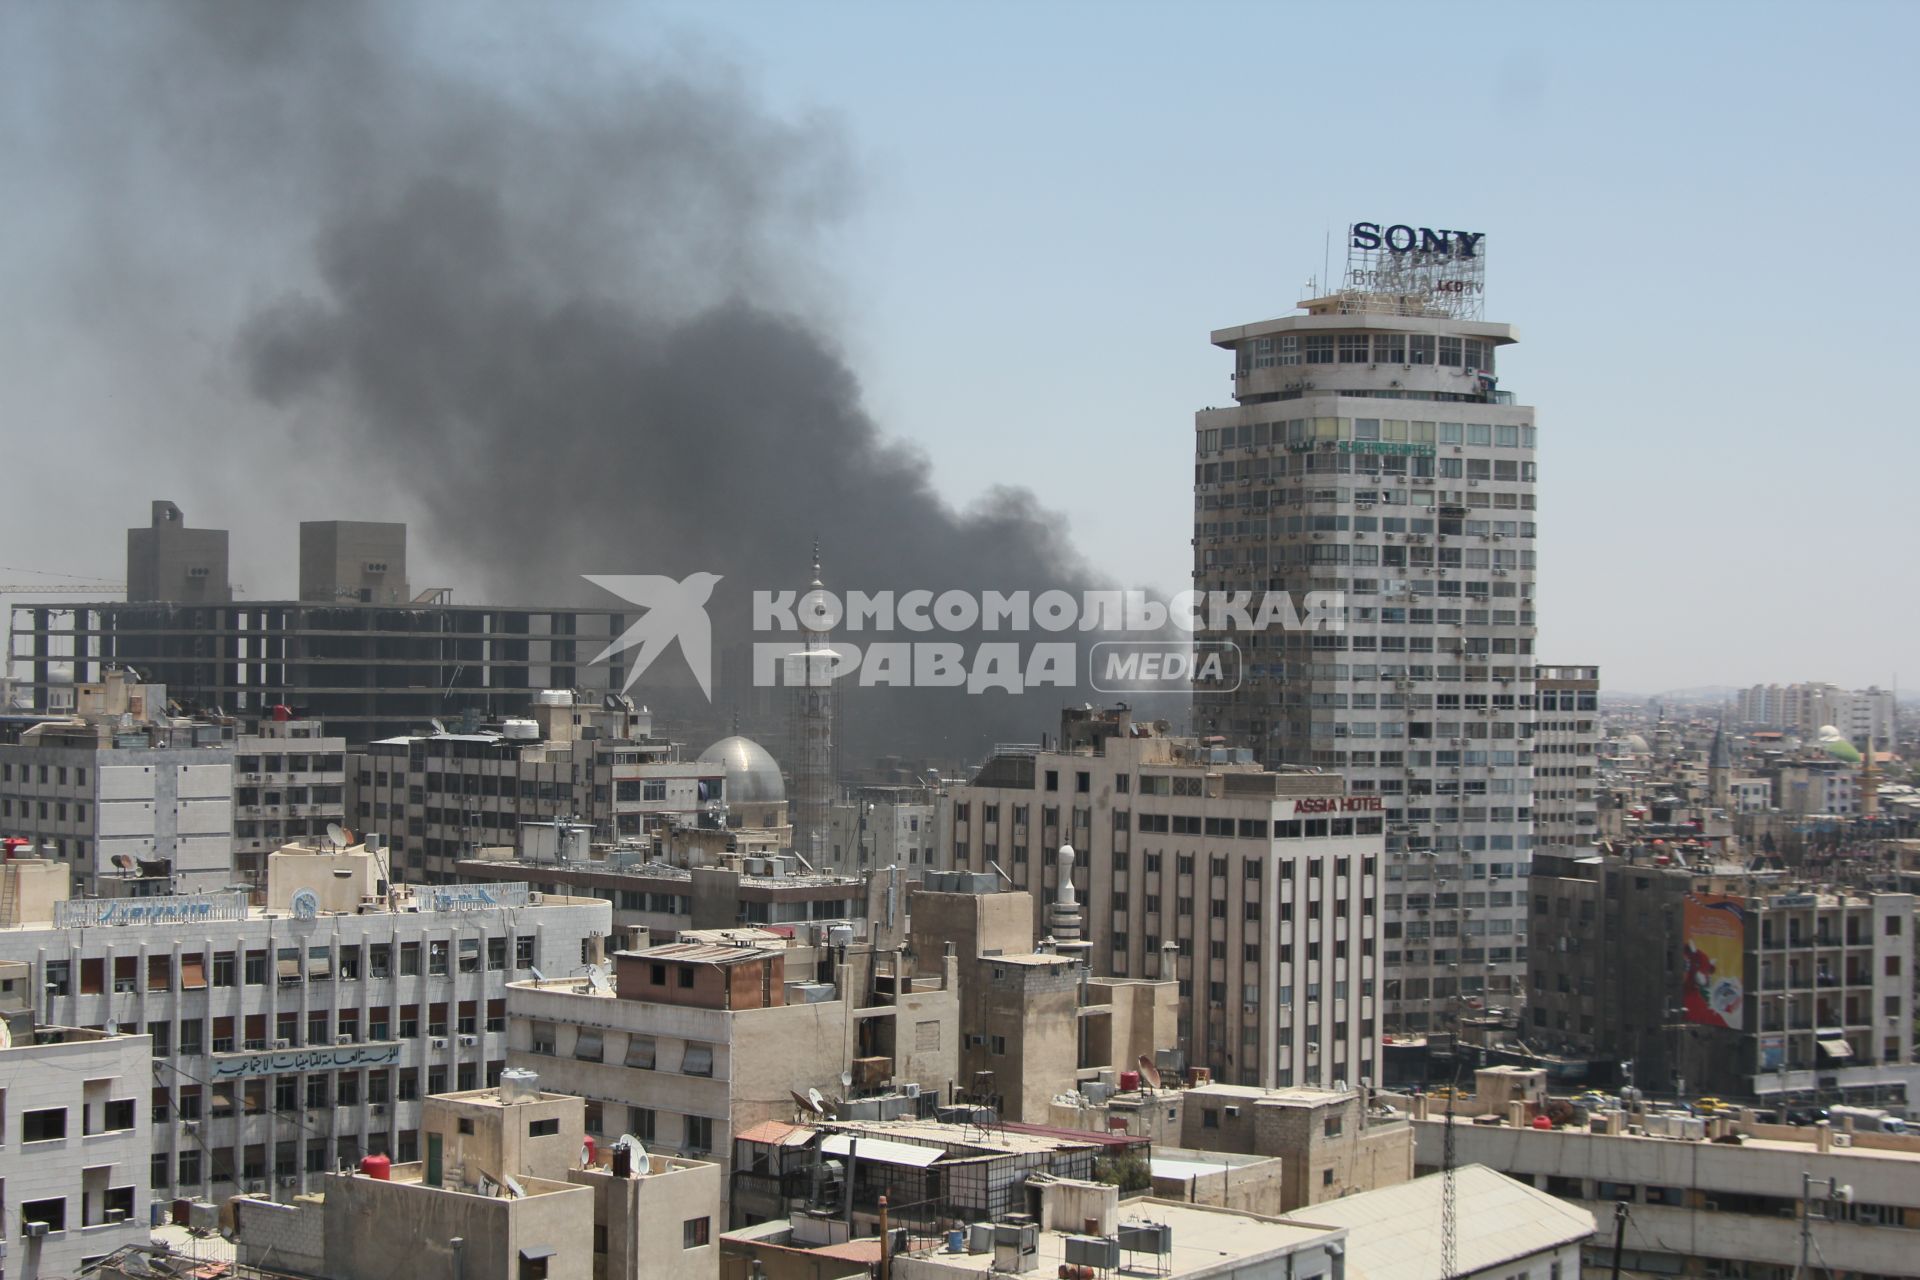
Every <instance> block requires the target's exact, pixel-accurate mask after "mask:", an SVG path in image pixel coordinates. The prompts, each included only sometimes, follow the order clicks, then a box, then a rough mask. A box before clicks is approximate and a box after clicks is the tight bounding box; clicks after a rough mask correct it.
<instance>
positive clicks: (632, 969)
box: [508, 938, 960, 1177]
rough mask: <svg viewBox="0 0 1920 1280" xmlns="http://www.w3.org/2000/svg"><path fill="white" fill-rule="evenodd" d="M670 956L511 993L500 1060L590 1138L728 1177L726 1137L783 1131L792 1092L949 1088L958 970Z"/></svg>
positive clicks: (865, 955) (710, 951)
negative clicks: (622, 1141)
mask: <svg viewBox="0 0 1920 1280" xmlns="http://www.w3.org/2000/svg"><path fill="white" fill-rule="evenodd" d="M783 942H784V940H776V939H771V938H769V939H766V940H764V942H763V944H762V945H755V946H734V945H728V944H724V943H715V942H708V941H704V940H702V941H698V942H682V943H672V944H667V945H663V946H656V947H650V948H648V949H646V950H643V951H622V952H618V953H616V954H615V956H614V957H613V971H612V977H611V979H610V980H609V979H608V978H606V977H605V976H604V975H596V974H588V975H586V976H584V977H572V978H561V977H549V978H545V979H541V978H533V979H524V980H520V981H516V982H514V983H512V984H511V986H510V988H509V992H508V1015H509V1018H510V1021H511V1033H510V1042H509V1043H510V1047H509V1053H508V1060H509V1062H510V1063H511V1065H513V1066H515V1067H520V1068H524V1069H527V1070H531V1071H537V1072H539V1074H540V1076H541V1078H542V1079H543V1080H544V1081H546V1082H547V1084H548V1085H549V1086H550V1087H551V1088H553V1089H556V1090H558V1091H561V1092H565V1093H572V1094H576V1095H578V1096H580V1097H582V1098H585V1099H586V1100H587V1109H586V1121H585V1123H586V1132H587V1133H588V1134H589V1135H590V1136H607V1137H611V1136H616V1135H618V1134H621V1133H631V1134H633V1135H635V1136H636V1137H638V1138H639V1139H640V1140H641V1141H642V1142H644V1143H646V1144H647V1147H648V1149H649V1150H656V1151H671V1152H676V1153H678V1154H680V1155H683V1156H688V1157H691V1158H698V1159H712V1160H714V1161H715V1162H717V1163H719V1164H720V1165H721V1166H722V1176H723V1177H725V1176H726V1175H727V1174H728V1172H729V1171H730V1170H729V1166H730V1161H731V1153H732V1151H733V1146H734V1144H733V1138H734V1135H735V1134H736V1133H740V1132H744V1131H746V1130H748V1129H750V1128H752V1127H753V1126H754V1125H757V1124H759V1123H761V1122H763V1121H767V1120H786V1119H791V1118H792V1117H793V1115H794V1111H795V1103H794V1096H793V1095H794V1091H796V1090H797V1091H800V1092H801V1093H804V1092H805V1091H806V1090H807V1089H809V1088H812V1089H818V1090H820V1091H821V1092H822V1093H823V1094H827V1095H834V1096H840V1097H846V1096H848V1094H849V1088H850V1087H849V1085H848V1084H847V1083H846V1082H847V1081H852V1085H851V1088H852V1090H855V1091H867V1092H873V1091H877V1090H880V1089H883V1088H885V1087H888V1086H892V1085H898V1086H901V1087H904V1088H906V1089H908V1090H910V1091H912V1092H913V1093H915V1094H918V1093H920V1092H923V1091H924V1092H926V1093H929V1094H931V1093H933V1092H935V1091H938V1090H942V1089H944V1088H946V1086H947V1085H948V1083H949V1082H951V1081H952V1080H953V1079H954V1077H955V1072H956V1066H957V1057H956V1044H957V1041H958V1039H959V1034H960V1028H959V992H958V990H957V989H956V984H955V973H956V970H955V967H954V965H953V964H952V963H948V964H946V965H945V966H944V967H943V969H942V972H941V974H940V976H939V977H937V978H931V979H925V978H916V977H913V976H912V975H911V974H909V973H907V972H906V971H905V969H904V968H902V967H901V965H900V960H899V957H898V955H897V954H893V953H884V952H876V951H874V950H873V949H872V948H870V947H864V946H860V945H857V944H851V945H843V946H835V947H831V948H823V949H816V948H812V947H804V946H786V945H782V944H783Z"/></svg>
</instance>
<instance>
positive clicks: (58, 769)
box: [0, 761, 87, 787]
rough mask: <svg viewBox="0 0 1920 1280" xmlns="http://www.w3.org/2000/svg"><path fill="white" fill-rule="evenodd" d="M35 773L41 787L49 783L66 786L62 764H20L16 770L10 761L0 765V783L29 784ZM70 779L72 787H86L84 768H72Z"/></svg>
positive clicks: (65, 771)
mask: <svg viewBox="0 0 1920 1280" xmlns="http://www.w3.org/2000/svg"><path fill="white" fill-rule="evenodd" d="M36 772H37V773H38V780H39V782H40V784H41V785H42V786H45V785H47V784H48V783H49V782H53V783H54V785H56V786H62V787H64V786H66V785H68V783H67V778H68V776H69V775H68V770H67V766H66V765H64V764H63V765H53V766H48V765H44V764H42V765H32V764H25V763H22V764H21V765H20V766H19V767H18V769H16V768H15V767H14V765H13V764H12V762H10V761H9V762H5V763H0V782H14V781H16V780H17V781H19V782H21V783H31V782H33V781H34V780H35V774H36ZM16 775H17V777H16ZM72 778H73V783H72V785H74V786H76V787H84V786H86V785H87V770H86V768H85V767H84V766H79V765H76V766H74V768H73V771H72ZM56 779H57V781H55V780H56Z"/></svg>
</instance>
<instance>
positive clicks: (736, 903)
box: [454, 822, 905, 942]
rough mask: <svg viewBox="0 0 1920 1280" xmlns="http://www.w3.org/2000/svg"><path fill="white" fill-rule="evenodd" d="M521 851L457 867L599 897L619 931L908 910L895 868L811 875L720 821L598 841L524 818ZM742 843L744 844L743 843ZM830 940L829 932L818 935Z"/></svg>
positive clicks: (811, 924) (848, 919) (803, 925)
mask: <svg viewBox="0 0 1920 1280" xmlns="http://www.w3.org/2000/svg"><path fill="white" fill-rule="evenodd" d="M519 834H520V838H521V839H520V848H519V850H518V851H517V853H516V851H515V850H512V849H505V848H500V849H484V850H482V851H481V856H480V857H478V858H469V859H462V860H461V861H460V862H458V863H456V864H454V870H455V874H456V875H457V876H458V877H459V878H460V879H461V880H462V881H476V882H478V881H488V880H524V881H527V882H528V883H530V884H532V885H534V886H535V887H538V888H543V889H546V890H547V891H549V892H552V893H564V894H571V895H575V896H579V897H590V898H603V899H605V900H606V901H607V903H608V904H609V905H610V906H612V908H613V924H614V928H615V930H616V931H617V932H618V933H619V935H620V936H621V937H623V938H625V937H629V936H632V933H633V931H634V930H644V931H645V933H646V936H647V937H648V938H649V939H650V940H651V941H653V942H671V941H673V940H674V938H675V937H677V936H678V935H680V934H682V933H685V932H687V931H689V930H693V929H731V928H739V927H749V928H781V927H786V928H796V929H803V930H810V931H813V932H820V931H821V930H823V929H825V928H827V927H829V926H831V925H833V924H841V923H846V924H855V925H857V926H858V928H857V929H856V932H857V933H861V934H864V933H865V932H866V923H867V921H868V920H869V918H870V917H871V916H872V904H871V899H872V898H874V897H876V896H878V897H879V898H880V899H881V904H880V905H881V907H882V914H883V915H884V909H885V906H886V903H887V902H888V901H889V900H890V899H889V889H891V900H893V901H895V902H896V904H897V905H896V913H897V912H898V911H899V910H900V909H902V908H904V903H900V902H899V901H898V900H899V898H900V893H901V890H902V889H903V888H904V887H905V886H904V884H902V883H900V875H899V871H898V869H897V868H895V869H890V870H886V871H882V872H879V873H878V874H877V875H872V876H868V875H843V874H833V873H826V874H814V873H809V872H807V871H805V870H803V869H802V867H801V864H800V861H799V859H798V858H796V857H795V856H794V855H792V854H790V853H788V854H782V853H778V852H773V851H768V850H764V849H762V850H755V848H754V846H753V844H752V843H751V841H750V839H749V835H750V833H746V832H741V831H737V830H733V829H731V828H726V827H720V828H712V827H699V828H685V829H683V828H666V829H665V830H663V831H661V832H660V833H658V834H657V835H656V837H655V838H654V839H653V840H652V841H650V842H647V843H645V844H641V845H634V844H625V845H612V846H608V845H594V844H591V843H590V838H591V835H592V832H591V829H589V828H587V827H585V826H583V825H573V824H567V823H542V822H528V823H523V824H522V825H521V827H520V833H519ZM742 844H745V845H746V846H747V847H746V848H745V849H744V850H743V849H741V848H740V846H741V845H742ZM821 936H822V937H824V936H825V935H824V933H821Z"/></svg>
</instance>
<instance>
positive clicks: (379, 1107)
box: [367, 1102, 387, 1116]
mask: <svg viewBox="0 0 1920 1280" xmlns="http://www.w3.org/2000/svg"><path fill="white" fill-rule="evenodd" d="M367 1109H368V1110H369V1111H371V1112H373V1114H375V1115H377V1116H383V1115H385V1114H387V1104H386V1103H384V1102H376V1103H374V1104H373V1105H372V1106H370V1107H368V1108H367Z"/></svg>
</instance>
